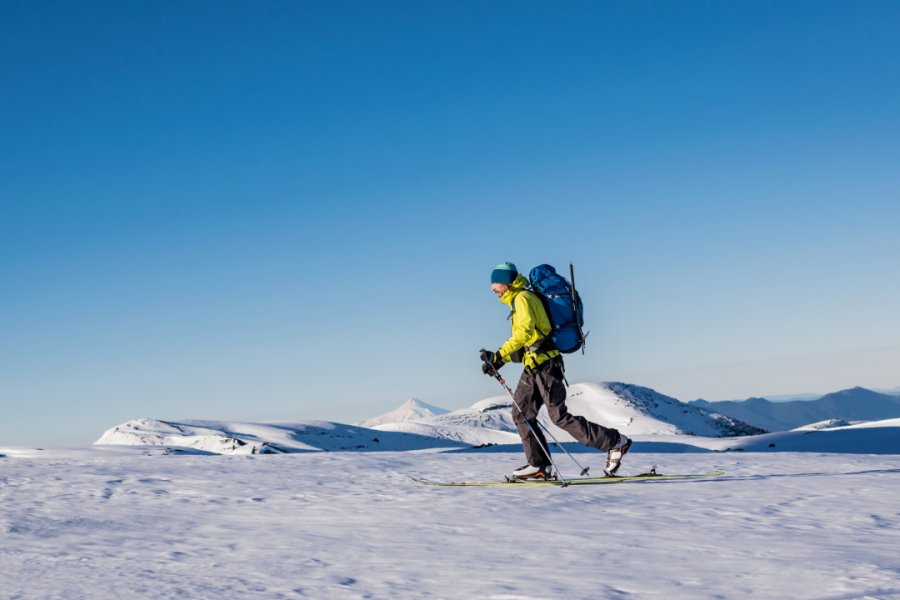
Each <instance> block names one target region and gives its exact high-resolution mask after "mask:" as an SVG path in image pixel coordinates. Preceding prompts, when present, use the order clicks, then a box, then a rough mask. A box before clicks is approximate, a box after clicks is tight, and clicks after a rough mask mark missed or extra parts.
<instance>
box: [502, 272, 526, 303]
mask: <svg viewBox="0 0 900 600" xmlns="http://www.w3.org/2000/svg"><path fill="white" fill-rule="evenodd" d="M529 285H530V283H529V281H528V279H527V278H526V277H525V276H524V275H522V274H521V273H519V276H518V277H516V279H515V281H513V282H512V285H511V286H510V288H509V289H508V290H506V292H505V293H504V294H503V295H502V296H500V302H502V303H503V304H508V305H509V306H512V303H513V298H515V297H516V296H517V295H518V294H519V292H521V291H522V290H524V289H525V288H527V287H528V286H529Z"/></svg>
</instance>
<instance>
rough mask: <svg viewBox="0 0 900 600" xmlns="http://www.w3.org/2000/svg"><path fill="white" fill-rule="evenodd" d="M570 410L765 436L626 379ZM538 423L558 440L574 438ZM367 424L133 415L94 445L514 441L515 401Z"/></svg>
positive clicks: (610, 422) (412, 446)
mask: <svg viewBox="0 0 900 600" xmlns="http://www.w3.org/2000/svg"><path fill="white" fill-rule="evenodd" d="M567 404H568V407H569V410H570V411H571V412H572V413H573V414H576V415H582V416H584V417H586V418H587V419H589V420H591V421H594V422H597V423H600V424H602V425H605V426H608V427H614V428H616V429H619V430H621V431H624V432H625V433H627V434H628V435H645V436H646V435H649V436H660V435H661V436H666V435H668V436H673V435H686V436H706V437H712V438H718V437H733V436H742V435H753V434H759V433H763V432H762V431H761V430H759V429H756V428H754V427H751V426H749V425H747V424H746V423H742V422H741V421H738V420H737V419H733V418H731V417H726V416H724V415H720V414H717V413H714V412H711V411H709V410H706V409H703V408H700V407H697V406H691V405H689V404H685V403H683V402H679V401H678V400H676V399H675V398H670V397H669V396H665V395H663V394H660V393H658V392H655V391H653V390H651V389H649V388H644V387H640V386H636V385H629V384H624V383H603V384H595V383H581V384H575V385H572V386H571V387H570V388H569V394H568V401H567ZM542 412H543V414H544V416H543V418H542V420H543V422H544V423H545V424H547V425H548V427H549V428H550V431H551V432H552V433H553V435H554V436H555V437H556V438H557V439H558V440H559V441H561V442H571V441H573V439H572V438H571V437H570V436H569V435H568V434H567V433H566V432H564V431H562V430H561V429H559V428H557V427H555V426H553V425H551V424H550V423H549V419H548V418H547V416H546V409H544V410H543V411H542ZM364 423H367V424H369V426H368V427H363V426H354V425H345V424H342V423H333V422H329V421H305V422H300V423H243V422H230V421H205V420H182V421H177V422H176V421H162V420H156V419H146V418H144V419H134V420H132V421H128V422H126V423H122V424H120V425H117V426H115V427H113V428H111V429H108V430H107V431H106V432H104V433H103V435H102V436H100V439H98V440H97V441H96V442H95V444H99V445H109V444H119V445H132V446H164V447H169V448H179V449H182V450H181V451H191V452H204V453H215V454H272V453H282V452H313V451H320V450H327V451H335V450H338V451H347V450H361V451H373V450H421V449H426V448H445V449H446V448H464V447H472V446H484V445H487V444H518V443H519V435H518V433H516V428H515V425H514V424H513V420H512V400H511V398H510V397H509V396H495V397H492V398H487V399H485V400H482V401H480V402H476V403H475V404H473V405H472V406H471V407H469V408H464V409H460V410H455V411H451V412H447V411H446V410H444V409H441V408H438V407H436V406H431V405H428V404H425V403H424V402H421V401H418V400H408V401H407V402H405V403H404V404H403V405H402V406H400V407H399V408H397V409H396V410H394V411H391V412H389V413H387V414H386V415H382V416H380V417H376V418H374V419H369V420H368V421H364Z"/></svg>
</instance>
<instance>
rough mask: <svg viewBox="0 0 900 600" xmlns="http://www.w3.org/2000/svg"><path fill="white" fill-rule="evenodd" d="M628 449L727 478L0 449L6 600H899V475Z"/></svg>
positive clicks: (476, 462)
mask: <svg viewBox="0 0 900 600" xmlns="http://www.w3.org/2000/svg"><path fill="white" fill-rule="evenodd" d="M883 429H886V428H885V427H874V428H871V427H870V428H859V427H855V428H854V427H850V428H844V429H840V430H837V431H813V432H808V435H804V433H803V432H787V433H793V434H795V435H797V436H799V437H798V438H797V439H804V438H815V437H817V436H823V438H824V439H828V438H827V436H832V435H838V436H841V435H847V434H852V435H858V436H866V435H871V434H872V432H878V431H880V430H883ZM893 429H894V430H895V431H897V428H896V427H893ZM772 435H780V434H772ZM675 437H679V436H675ZM684 437H688V436H684ZM707 439H708V440H710V441H718V442H721V443H728V442H729V441H731V442H734V441H735V440H734V439H731V440H728V439H727V438H718V439H717V438H707ZM635 448H636V450H634V451H633V452H632V453H630V454H629V455H628V456H626V459H625V461H624V464H623V471H624V472H626V473H636V472H640V471H642V470H645V469H647V468H649V467H650V466H651V465H653V464H656V465H658V468H659V471H660V472H662V473H700V472H708V471H712V470H716V469H722V470H724V471H725V472H726V475H725V476H724V477H720V478H717V479H714V480H704V481H668V482H662V481H658V482H638V483H621V484H613V485H605V486H588V487H577V488H526V487H521V486H518V487H517V486H510V487H499V488H498V487H493V488H435V487H426V486H420V485H417V484H414V483H412V482H411V481H410V480H409V479H408V478H407V476H408V475H416V476H421V477H426V478H432V479H450V478H452V479H471V480H484V479H495V478H497V477H498V476H500V475H502V474H503V473H505V472H508V471H510V470H511V469H513V468H515V467H517V466H519V465H520V464H521V462H522V458H521V452H496V448H488V449H483V450H468V451H458V450H456V451H454V450H450V451H413V452H367V451H366V452H298V453H292V454H275V455H267V456H258V455H246V456H227V455H226V456H212V455H190V454H186V455H178V454H166V449H165V448H163V447H153V446H151V447H117V446H94V447H92V448H87V449H79V450H68V451H61V450H44V451H37V450H33V449H23V448H19V449H6V448H0V454H2V455H5V457H3V458H0V532H2V533H0V535H2V538H0V539H2V544H0V590H2V594H0V595H2V596H3V597H5V598H22V599H31V598H42V599H43V598H50V599H81V598H85V599H104V598H117V599H120V598H176V597H185V598H230V597H252V598H301V597H305V598H326V599H327V598H492V599H496V600H500V599H505V600H509V599H530V598H575V599H580V598H584V599H596V598H667V599H668V598H673V599H679V598H701V599H702V598H710V599H712V598H729V599H731V598H736V599H740V598H796V599H805V598H816V599H819V598H827V599H839V598H840V599H852V598H882V599H883V598H900V553H898V551H897V549H898V548H900V505H898V502H897V498H898V497H900V456H898V455H861V454H854V455H845V454H815V453H793V452H781V453H753V452H743V453H737V452H732V453H712V452H707V453H702V454H654V453H643V452H640V451H638V450H637V448H638V446H637V445H636V446H635ZM579 457H580V459H581V460H584V461H586V462H588V463H589V464H591V465H592V466H593V468H594V470H595V471H597V470H599V468H600V467H601V465H602V463H603V457H602V455H600V454H599V453H589V454H582V455H579ZM562 464H565V463H562Z"/></svg>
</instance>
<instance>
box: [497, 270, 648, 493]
mask: <svg viewBox="0 0 900 600" xmlns="http://www.w3.org/2000/svg"><path fill="white" fill-rule="evenodd" d="M527 287H528V279H526V278H525V277H524V276H522V275H520V274H519V272H518V270H517V269H516V266H515V265H514V264H512V263H510V262H504V263H501V264H499V265H497V267H496V268H495V269H494V270H493V271H492V272H491V291H492V292H494V293H495V294H497V296H498V297H499V299H500V302H502V303H504V304H506V305H508V306H509V307H510V309H511V311H512V312H511V313H510V319H511V320H512V335H511V336H510V338H509V339H508V340H506V342H505V343H504V344H503V345H502V346H500V348H499V349H498V350H497V351H496V352H489V351H486V350H482V351H481V360H482V361H483V363H484V364H483V365H482V367H481V370H482V371H483V372H484V373H485V374H486V375H491V376H494V374H495V373H496V372H497V371H498V370H499V369H500V368H501V367H502V366H503V365H504V364H506V363H508V362H521V363H522V364H523V366H524V371H523V372H522V376H521V378H520V379H519V384H518V386H517V387H516V391H515V394H514V400H515V403H514V405H513V409H512V411H513V421H514V422H515V424H516V429H517V430H518V431H519V437H521V438H522V445H523V447H524V449H525V458H526V459H527V460H528V464H526V465H524V466H522V467H520V468H518V469H516V470H515V471H513V473H512V475H513V477H514V478H515V479H547V478H549V477H550V475H551V474H550V471H551V469H550V467H551V463H550V448H549V447H548V446H547V440H546V439H545V438H544V434H543V432H542V431H541V429H540V427H539V426H538V422H537V416H538V411H539V410H540V408H541V405H542V404H544V405H546V406H547V412H548V414H549V415H550V419H551V420H552V421H553V423H555V424H556V425H557V426H558V427H560V428H562V429H563V430H565V431H566V432H568V433H569V435H571V436H572V437H574V438H575V439H576V440H578V441H579V442H581V443H582V444H584V445H586V446H589V447H591V448H596V449H597V450H600V451H603V452H607V459H606V473H607V475H610V476H612V475H614V474H615V472H616V471H618V470H619V466H620V465H621V462H622V456H624V455H625V454H626V453H627V452H628V450H629V449H630V448H631V439H629V438H628V437H626V436H625V434H624V433H619V432H618V431H617V430H615V429H609V428H606V427H603V426H601V425H598V424H597V423H593V422H591V421H588V420H587V419H585V418H584V417H580V416H576V415H573V414H572V413H570V412H569V411H568V409H567V408H566V388H565V385H563V373H564V370H565V367H564V365H563V360H562V356H561V355H560V352H559V350H557V349H556V348H555V347H554V345H553V340H552V338H551V336H550V332H551V331H552V329H553V326H552V325H551V324H550V319H549V317H548V316H547V311H546V310H545V309H544V305H543V302H542V301H541V299H540V298H539V297H538V296H537V295H536V294H535V293H534V292H531V291H529V290H528V289H526V288H527Z"/></svg>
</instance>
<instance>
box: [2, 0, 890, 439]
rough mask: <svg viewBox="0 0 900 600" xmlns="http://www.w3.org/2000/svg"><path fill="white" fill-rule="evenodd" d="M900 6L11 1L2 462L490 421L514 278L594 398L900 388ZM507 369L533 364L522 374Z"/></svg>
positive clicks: (6, 53)
mask: <svg viewBox="0 0 900 600" xmlns="http://www.w3.org/2000/svg"><path fill="white" fill-rule="evenodd" d="M898 26H900V5H898V4H897V3H896V2H876V1H872V2H727V3H726V2H684V3H654V2H628V3H613V2H584V3H582V2H571V3H546V2H452V3H451V2H427V3H422V2H377V3H376V2H322V3H311V2H268V3H264V4H262V5H260V4H259V3H251V2H193V3H188V4H184V3H161V2H128V3H120V2H86V3H77V4H72V3H57V2H43V3H33V2H4V3H3V4H2V5H0V74H2V81H3V85H2V86H0V139H2V143H0V340H2V344H0V404H2V418H0V442H2V443H7V444H38V443H41V444H47V443H51V442H54V441H61V442H64V443H73V444H78V443H88V442H90V441H92V440H93V439H95V438H96V437H98V436H99V434H100V433H101V432H102V430H103V429H105V428H107V427H109V426H112V425H115V424H117V423H119V422H122V421H124V420H127V419H129V418H135V417H139V416H149V417H156V418H167V419H178V418H220V419H257V420H265V419H282V420H284V419H309V418H322V419H335V420H344V421H354V420H357V419H361V418H365V417H368V416H372V415H375V414H380V413H382V412H385V411H386V410H388V409H390V408H393V407H394V406H395V405H398V404H400V403H401V402H402V401H403V400H405V399H406V398H408V397H412V396H415V397H419V398H422V399H423V400H425V401H428V402H431V403H434V404H439V405H442V406H445V407H448V408H457V407H461V406H466V405H469V404H471V403H473V402H475V401H477V400H479V399H481V398H484V397H486V396H489V395H494V394H496V393H497V392H498V391H500V390H499V388H498V387H497V386H496V382H493V381H491V380H490V379H488V378H485V377H484V376H483V375H482V374H481V373H480V371H479V368H478V359H477V350H478V349H479V348H481V347H487V348H494V347H496V346H498V345H499V344H500V343H501V342H502V341H503V340H504V339H505V336H506V335H507V333H508V330H507V328H508V323H507V322H506V320H505V316H506V315H505V311H504V310H503V307H502V306H501V305H499V304H498V303H497V302H496V300H495V299H494V297H493V295H492V294H491V293H490V291H489V289H488V288H489V282H488V279H489V274H490V271H491V269H492V268H493V266H494V265H495V264H496V263H498V262H501V261H504V260H511V261H513V262H515V263H516V264H518V265H519V267H520V269H522V270H527V269H528V268H530V267H531V266H534V265H536V264H539V263H541V262H550V263H554V264H557V265H559V266H564V265H565V264H566V263H567V262H568V261H569V260H574V261H575V264H576V274H577V281H578V284H579V288H580V290H581V293H582V294H583V296H584V298H585V300H586V303H587V315H586V316H587V321H588V328H589V329H590V330H591V336H590V338H589V345H588V352H587V353H586V354H585V355H584V356H582V355H577V356H574V357H572V358H571V359H570V360H569V361H568V368H569V376H570V380H575V381H587V380H593V381H606V380H625V381H629V382H632V383H637V384H641V385H647V386H650V387H654V388H655V389H657V390H659V391H660V392H663V393H667V394H669V395H673V396H676V397H678V398H681V399H683V400H690V399H693V398H697V397H704V398H707V399H731V398H741V397H747V396H750V395H764V394H777V393H800V392H810V391H812V392H815V391H821V392H826V391H831V390H834V389H839V388H841V387H850V386H853V385H864V386H871V387H885V388H893V387H895V386H897V385H900V370H898V369H897V367H896V365H897V364H900V308H898V307H900V303H898V297H900V283H898V282H900V277H898V273H900V241H898V235H897V224H898V223H900V192H898V190H900V169H898V164H900V111H898V110H897V107H898V106H900V37H898V36H897V35H896V31H897V27H898ZM510 374H511V375H515V369H514V368H511V369H510Z"/></svg>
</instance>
